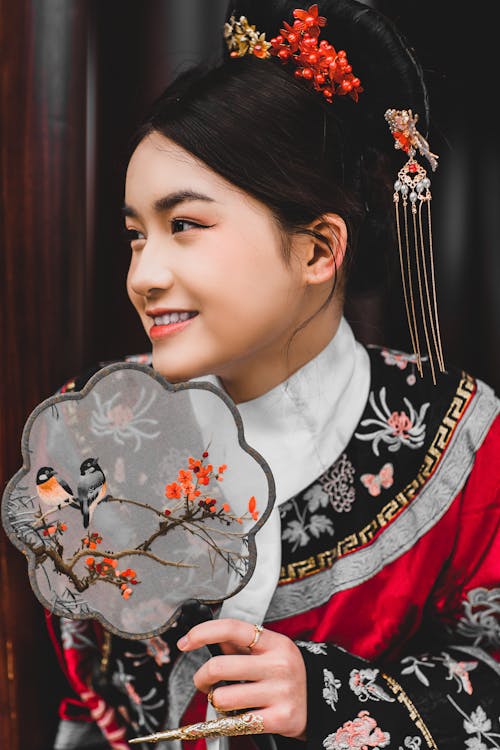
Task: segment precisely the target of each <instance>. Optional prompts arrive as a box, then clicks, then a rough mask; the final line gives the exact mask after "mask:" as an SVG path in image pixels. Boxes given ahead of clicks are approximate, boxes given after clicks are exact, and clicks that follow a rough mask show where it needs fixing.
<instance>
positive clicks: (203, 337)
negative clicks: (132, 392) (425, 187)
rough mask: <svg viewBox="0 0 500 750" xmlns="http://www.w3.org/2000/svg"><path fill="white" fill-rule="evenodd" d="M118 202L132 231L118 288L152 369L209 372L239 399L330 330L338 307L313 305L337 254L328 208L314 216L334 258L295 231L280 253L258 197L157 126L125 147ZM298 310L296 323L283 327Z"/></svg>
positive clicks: (341, 229)
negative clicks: (141, 331)
mask: <svg viewBox="0 0 500 750" xmlns="http://www.w3.org/2000/svg"><path fill="white" fill-rule="evenodd" d="M183 185H196V186H197V188H198V191H202V192H203V195H200V194H199V193H198V194H197V195H196V194H194V193H192V192H191V191H187V190H182V189H180V188H181V187H182V186H183ZM166 194H169V195H167V197H160V196H164V195H166ZM126 204H127V209H126V213H127V214H128V217H127V220H126V226H127V229H128V231H129V232H131V233H134V234H135V238H134V239H132V242H131V247H132V260H131V264H130V270H129V274H128V281H127V288H128V293H129V296H130V299H131V301H132V303H133V305H134V307H135V308H136V310H137V312H138V313H139V315H140V317H141V320H142V323H143V325H144V328H145V330H146V333H148V335H149V337H150V339H151V341H152V343H153V366H154V367H155V369H157V370H158V371H159V372H161V373H162V374H163V375H165V377H167V378H168V379H170V380H173V381H177V380H186V379H189V378H192V377H198V376H200V375H207V374H210V373H213V374H215V375H218V376H219V377H220V378H221V380H222V382H223V384H224V387H225V388H226V390H227V391H228V393H229V394H230V395H231V396H232V397H233V399H234V400H235V401H246V400H248V399H250V398H254V397H255V396H258V395H260V394H261V393H262V392H264V391H266V390H270V388H272V387H273V386H274V385H277V384H278V383H280V382H282V381H283V380H285V379H286V378H287V377H288V375H289V374H291V373H292V372H294V371H295V370H297V369H298V368H299V367H301V366H302V365H303V364H305V363H306V362H307V361H308V360H309V359H311V356H314V354H315V353H317V352H318V351H319V350H320V349H322V348H324V347H325V346H326V344H327V343H328V341H329V340H330V339H331V338H332V336H333V334H334V332H335V329H336V328H337V327H338V324H339V320H340V306H339V305H338V304H337V305H336V310H337V311H336V314H332V312H331V309H330V308H325V309H324V310H322V311H321V312H320V313H319V314H318V315H316V313H317V311H318V309H320V308H321V306H322V304H323V303H324V302H325V301H326V300H327V299H328V296H329V292H330V288H331V283H332V278H333V275H334V270H335V265H339V266H340V264H341V261H342V256H343V254H344V251H345V243H346V229H345V224H344V222H343V220H342V219H340V217H338V216H334V215H330V216H328V217H323V218H322V219H321V222H320V221H319V220H318V221H317V222H316V224H317V225H319V224H321V226H322V227H325V228H326V230H327V232H331V235H332V236H336V237H338V242H337V246H336V249H335V253H336V254H335V255H333V254H331V253H330V252H329V251H328V250H327V243H328V235H326V237H325V242H324V246H323V247H320V246H319V245H318V241H317V240H316V239H315V238H311V237H309V236H308V235H305V237H304V236H297V237H295V238H294V242H293V246H292V247H291V248H290V252H289V257H288V259H286V258H285V257H284V255H283V249H282V245H283V235H282V232H280V229H279V227H278V226H277V224H276V221H275V220H274V217H273V213H272V211H271V210H270V209H269V208H267V207H266V206H265V204H263V203H261V202H259V201H257V200H256V199H253V198H251V197H250V196H248V195H245V194H244V193H243V191H242V190H238V189H235V187H234V185H232V184H230V183H229V182H227V181H226V180H225V179H223V178H221V177H220V176H219V175H217V174H216V173H215V172H212V171H211V170H209V169H207V167H206V165H203V164H201V163H200V161H199V160H198V159H196V158H194V157H193V156H192V155H191V154H189V153H188V152H186V151H185V150H184V149H182V148H180V147H179V146H177V145H176V144H175V143H173V142H172V141H169V140H167V139H166V138H165V137H164V136H162V135H161V134H159V133H153V134H151V135H149V136H147V137H146V138H144V139H143V140H142V142H141V143H140V144H139V146H138V147H137V149H136V150H135V151H134V154H133V156H132V158H131V160H130V164H129V168H128V172H127V181H126ZM323 231H324V230H323ZM166 315H168V316H170V317H169V320H168V321H167V324H166V321H165V320H164V316H166ZM184 315H185V316H187V319H185V320H182V321H179V317H180V316H182V317H184ZM172 318H174V319H172ZM308 318H313V319H312V320H311V321H310V323H309V324H308V326H307V330H306V328H304V329H303V330H302V331H300V332H299V333H298V334H297V335H295V336H294V335H293V334H294V332H295V331H296V330H297V329H298V328H300V326H301V325H302V324H303V323H304V321H305V320H307V319H308ZM181 332H182V336H181V335H177V334H180V333H181ZM174 334H176V335H174ZM289 343H290V346H288V347H287V345H288V344H289ZM285 352H286V356H284V353H285Z"/></svg>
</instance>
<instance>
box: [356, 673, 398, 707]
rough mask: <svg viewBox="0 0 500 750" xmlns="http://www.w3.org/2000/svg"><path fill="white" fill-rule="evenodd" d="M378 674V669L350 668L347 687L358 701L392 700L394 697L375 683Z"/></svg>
mask: <svg viewBox="0 0 500 750" xmlns="http://www.w3.org/2000/svg"><path fill="white" fill-rule="evenodd" d="M378 674H379V670H378V669H351V674H350V675H349V687H350V688H351V690H352V691H353V693H354V694H355V695H357V697H358V698H359V700H360V701H362V702H364V701H368V700H372V701H389V702H390V703H392V702H393V701H394V698H392V697H391V696H390V695H389V694H388V693H386V692H385V690H384V689H383V688H382V687H381V686H380V685H377V684H376V683H375V680H376V679H377V676H378Z"/></svg>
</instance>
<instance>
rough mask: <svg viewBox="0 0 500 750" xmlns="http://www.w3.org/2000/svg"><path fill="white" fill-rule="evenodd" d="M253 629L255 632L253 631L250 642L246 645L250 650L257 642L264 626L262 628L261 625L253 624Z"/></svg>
mask: <svg viewBox="0 0 500 750" xmlns="http://www.w3.org/2000/svg"><path fill="white" fill-rule="evenodd" d="M254 629H255V633H254V636H253V638H252V642H251V643H249V644H248V646H247V648H249V649H250V650H252V648H253V647H254V646H255V645H256V644H257V642H258V640H259V638H260V634H261V633H262V631H263V630H264V628H263V626H262V625H254Z"/></svg>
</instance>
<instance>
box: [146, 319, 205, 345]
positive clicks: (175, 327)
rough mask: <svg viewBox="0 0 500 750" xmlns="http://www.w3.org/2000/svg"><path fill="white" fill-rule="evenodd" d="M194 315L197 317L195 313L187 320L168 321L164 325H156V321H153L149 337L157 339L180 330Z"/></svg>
mask: <svg viewBox="0 0 500 750" xmlns="http://www.w3.org/2000/svg"><path fill="white" fill-rule="evenodd" d="M195 317H197V314H196V315H193V316H192V317H191V318H188V319H187V320H179V321H176V322H175V323H168V324H166V325H165V324H160V325H157V324H156V323H153V325H152V326H151V328H150V329H149V338H150V339H151V340H152V341H158V339H163V338H166V337H167V336H171V335H172V334H174V333H179V332H180V331H183V330H184V329H185V328H186V327H187V326H188V325H189V324H190V323H191V322H192V321H193V320H194V319H195Z"/></svg>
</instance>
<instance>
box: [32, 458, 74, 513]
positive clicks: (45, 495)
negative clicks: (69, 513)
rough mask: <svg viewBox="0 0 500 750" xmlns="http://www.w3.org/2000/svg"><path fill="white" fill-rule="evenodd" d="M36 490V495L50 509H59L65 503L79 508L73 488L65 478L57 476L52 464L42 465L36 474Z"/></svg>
mask: <svg viewBox="0 0 500 750" xmlns="http://www.w3.org/2000/svg"><path fill="white" fill-rule="evenodd" d="M36 491H37V494H38V497H39V498H40V500H41V501H42V503H44V504H45V505H47V506H49V507H50V508H51V509H57V510H60V509H61V508H63V507H64V506H66V505H71V506H72V507H73V508H79V507H80V505H79V503H77V501H76V499H75V496H74V493H73V490H72V489H71V487H70V486H69V484H68V483H67V482H66V480H64V479H62V477H59V476H58V474H57V471H56V470H55V469H54V468H53V467H52V466H42V467H41V468H40V469H38V471H37V475H36Z"/></svg>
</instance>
